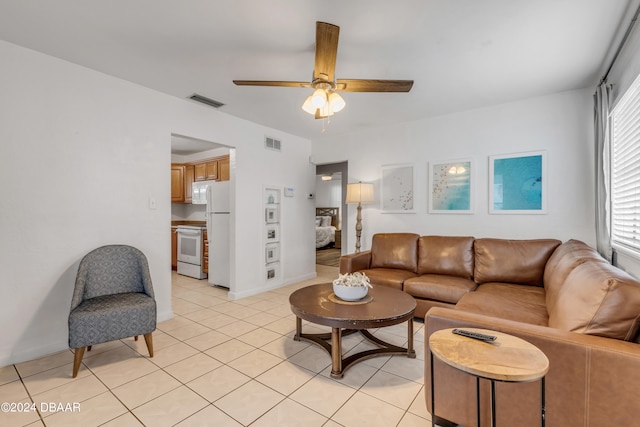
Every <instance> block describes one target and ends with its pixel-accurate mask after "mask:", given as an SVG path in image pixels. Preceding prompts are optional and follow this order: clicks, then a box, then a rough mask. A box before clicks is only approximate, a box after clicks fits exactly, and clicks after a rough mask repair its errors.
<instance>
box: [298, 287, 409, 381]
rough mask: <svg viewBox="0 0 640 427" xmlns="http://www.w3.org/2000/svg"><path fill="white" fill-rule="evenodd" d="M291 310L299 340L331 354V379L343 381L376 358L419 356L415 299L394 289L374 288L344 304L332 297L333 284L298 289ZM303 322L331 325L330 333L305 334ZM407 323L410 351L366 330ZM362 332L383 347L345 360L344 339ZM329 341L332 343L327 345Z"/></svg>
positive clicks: (362, 352)
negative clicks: (357, 366) (359, 365)
mask: <svg viewBox="0 0 640 427" xmlns="http://www.w3.org/2000/svg"><path fill="white" fill-rule="evenodd" d="M289 302H290V303H291V311H293V313H294V314H295V315H296V335H295V337H294V338H293V339H294V340H296V341H300V340H307V341H310V342H313V343H315V344H318V345H319V346H320V347H322V348H324V349H325V350H326V351H327V352H328V353H329V354H330V355H331V377H333V378H342V377H343V375H344V372H345V371H346V370H347V368H349V367H350V366H353V364H355V363H356V362H360V361H362V360H365V359H369V358H372V357H376V356H384V355H388V354H403V355H406V356H407V357H410V358H415V357H416V352H415V350H414V349H413V314H414V311H415V309H416V302H415V300H414V299H413V297H412V296H410V295H408V294H406V293H404V292H402V291H400V290H398V289H393V288H387V287H384V286H374V287H373V288H372V289H369V294H368V295H367V297H365V298H364V299H363V300H361V301H355V302H348V301H342V300H340V299H339V298H337V297H336V296H335V295H334V294H333V286H332V284H331V283H325V284H321V285H312V286H308V287H306V288H302V289H298V290H297V291H295V292H293V293H292V294H291V296H290V297H289ZM302 319H304V320H307V321H309V322H311V323H316V324H318V325H324V326H330V327H331V333H326V334H304V333H302ZM403 322H407V341H408V342H407V348H404V347H398V346H395V345H393V344H390V343H388V342H385V341H383V340H381V339H379V338H377V337H375V336H374V335H373V334H371V333H370V332H369V331H367V329H371V328H381V327H384V326H392V325H397V324H400V323H403ZM358 331H359V332H360V333H361V334H362V335H363V336H364V337H365V338H366V339H368V340H369V341H371V342H372V343H374V344H376V345H377V346H378V347H380V348H376V349H371V350H365V351H361V352H359V353H356V354H352V355H350V356H349V357H346V358H344V359H343V358H342V337H343V336H344V335H349V334H352V333H355V332H358ZM328 341H330V343H329V342H328Z"/></svg>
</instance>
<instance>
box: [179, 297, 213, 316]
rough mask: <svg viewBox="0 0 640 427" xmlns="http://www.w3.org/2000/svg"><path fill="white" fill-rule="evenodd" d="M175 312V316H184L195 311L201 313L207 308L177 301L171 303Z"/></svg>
mask: <svg viewBox="0 0 640 427" xmlns="http://www.w3.org/2000/svg"><path fill="white" fill-rule="evenodd" d="M171 305H172V308H173V312H174V313H175V314H179V315H183V314H188V313H193V312H194V311H199V310H202V309H203V308H205V307H204V306H202V305H198V304H194V303H192V302H189V301H185V300H179V299H175V298H174V300H173V301H172V302H171Z"/></svg>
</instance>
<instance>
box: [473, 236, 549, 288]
mask: <svg viewBox="0 0 640 427" xmlns="http://www.w3.org/2000/svg"><path fill="white" fill-rule="evenodd" d="M561 243H562V242H561V241H560V240H556V239H539V240H506V239H476V241H475V243H474V252H475V266H474V273H473V277H474V280H475V281H476V283H478V284H480V283H487V282H503V283H514V284H520V285H534V286H543V274H544V268H545V265H546V263H547V261H548V260H549V257H551V254H552V253H553V251H554V250H555V249H556V248H557V247H558V246H559V245H560V244H561Z"/></svg>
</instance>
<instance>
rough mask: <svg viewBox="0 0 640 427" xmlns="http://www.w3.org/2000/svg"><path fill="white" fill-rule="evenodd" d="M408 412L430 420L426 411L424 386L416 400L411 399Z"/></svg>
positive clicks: (429, 415)
mask: <svg viewBox="0 0 640 427" xmlns="http://www.w3.org/2000/svg"><path fill="white" fill-rule="evenodd" d="M409 412H411V413H412V414H414V415H417V416H419V417H421V418H425V419H427V420H430V419H431V414H430V413H429V411H427V401H426V400H425V394H424V386H422V388H421V389H420V391H419V392H418V395H417V396H416V398H415V399H413V402H412V403H411V406H409Z"/></svg>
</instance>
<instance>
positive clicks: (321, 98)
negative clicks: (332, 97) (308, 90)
mask: <svg viewBox="0 0 640 427" xmlns="http://www.w3.org/2000/svg"><path fill="white" fill-rule="evenodd" d="M311 103H312V104H313V106H314V107H316V108H322V107H324V106H325V105H326V104H327V91H326V90H324V89H321V88H318V89H316V90H315V91H314V92H313V94H312V95H311Z"/></svg>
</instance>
